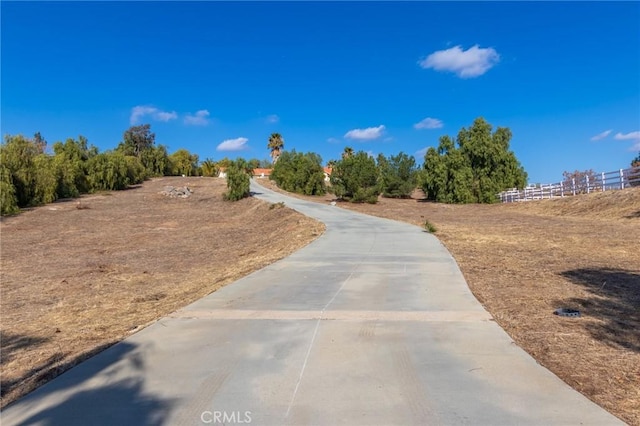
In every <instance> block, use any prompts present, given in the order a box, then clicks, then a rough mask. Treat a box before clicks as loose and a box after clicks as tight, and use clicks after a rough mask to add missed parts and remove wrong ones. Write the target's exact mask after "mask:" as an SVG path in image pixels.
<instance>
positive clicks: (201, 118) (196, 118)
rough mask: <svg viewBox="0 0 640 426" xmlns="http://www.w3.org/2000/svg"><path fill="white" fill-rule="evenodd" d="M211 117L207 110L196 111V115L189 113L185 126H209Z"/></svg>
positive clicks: (185, 119) (185, 118)
mask: <svg viewBox="0 0 640 426" xmlns="http://www.w3.org/2000/svg"><path fill="white" fill-rule="evenodd" d="M209 115H210V114H209V111H207V110H206V109H201V110H200V111H196V113H195V114H191V113H189V114H187V115H186V116H185V117H184V124H186V125H189V126H206V125H207V124H209Z"/></svg>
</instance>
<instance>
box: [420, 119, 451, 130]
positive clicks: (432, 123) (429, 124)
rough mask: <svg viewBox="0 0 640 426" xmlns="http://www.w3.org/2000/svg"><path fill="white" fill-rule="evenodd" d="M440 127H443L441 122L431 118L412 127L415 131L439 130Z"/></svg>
mask: <svg viewBox="0 0 640 426" xmlns="http://www.w3.org/2000/svg"><path fill="white" fill-rule="evenodd" d="M442 126H444V124H442V121H441V120H438V119H437V118H431V117H427V118H425V119H424V120H422V121H420V122H419V123H416V124H414V125H413V127H414V128H415V129H439V128H441V127H442Z"/></svg>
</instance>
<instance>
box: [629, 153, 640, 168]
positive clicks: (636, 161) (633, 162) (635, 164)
mask: <svg viewBox="0 0 640 426" xmlns="http://www.w3.org/2000/svg"><path fill="white" fill-rule="evenodd" d="M631 167H640V152H639V153H638V156H637V157H636V158H634V159H633V160H631Z"/></svg>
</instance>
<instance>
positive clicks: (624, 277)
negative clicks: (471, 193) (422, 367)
mask: <svg viewBox="0 0 640 426" xmlns="http://www.w3.org/2000/svg"><path fill="white" fill-rule="evenodd" d="M260 182H261V183H264V184H265V185H266V186H268V187H270V188H275V185H274V184H273V183H272V182H269V181H267V180H264V181H260ZM276 189H277V188H276ZM299 197H300V198H304V199H308V200H312V201H317V202H322V203H328V202H330V201H333V200H334V198H333V196H332V195H326V196H320V197H303V196H299ZM338 205H339V206H340V207H343V208H346V209H350V210H354V211H359V212H361V213H366V214H370V215H373V216H380V217H385V218H389V219H395V220H402V221H405V222H408V223H412V224H415V225H418V226H423V225H424V222H425V220H428V221H429V222H431V223H432V224H433V225H435V227H436V228H437V232H436V236H437V237H438V238H439V239H440V240H441V241H442V242H443V243H444V244H445V246H446V247H447V248H448V249H449V251H450V252H451V253H452V255H453V256H454V257H455V259H456V260H457V262H458V264H459V265H460V268H461V270H462V272H463V274H464V276H465V278H466V280H467V282H468V284H469V287H470V288H471V290H472V291H473V293H474V294H475V296H476V297H477V298H478V300H480V302H481V303H482V304H483V305H484V306H485V308H486V309H487V310H488V311H489V312H490V313H491V314H492V315H493V317H494V318H495V319H496V321H497V322H498V323H499V324H500V326H502V327H503V328H504V329H505V330H506V331H507V332H508V333H509V335H510V336H511V337H512V338H513V339H514V340H515V341H516V342H517V344H518V345H520V346H521V347H522V348H523V349H524V350H526V351H527V352H528V353H529V354H531V355H532V356H533V357H534V358H535V359H536V360H537V361H538V362H539V363H540V364H542V365H544V366H545V367H547V368H548V369H549V370H551V371H553V372H554V373H555V374H556V375H558V376H559V377H560V378H561V379H563V380H564V381H565V382H566V383H568V384H569V385H571V386H572V387H573V388H575V389H577V390H578V391H579V392H581V393H583V394H584V395H586V396H587V397H588V398H590V399H591V400H592V401H594V402H596V403H597V404H599V405H600V406H602V407H604V408H605V409H607V410H608V411H609V412H611V413H612V414H614V415H616V416H618V417H620V418H621V419H623V420H624V421H626V422H628V423H629V424H632V425H640V409H639V407H640V188H631V189H626V190H622V191H610V192H605V193H594V194H586V195H579V196H575V197H567V198H563V199H553V200H542V201H535V202H526V203H514V204H497V205H444V204H436V203H430V202H423V201H421V200H416V199H410V200H393V199H385V198H381V199H380V202H379V203H378V204H377V205H370V204H350V203H339V204H338ZM558 308H571V309H578V310H580V312H581V314H582V316H581V317H580V318H566V317H559V316H556V315H553V312H554V310H556V309H558ZM514 374H517V372H514Z"/></svg>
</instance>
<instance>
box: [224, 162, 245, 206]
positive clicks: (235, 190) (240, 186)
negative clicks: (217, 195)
mask: <svg viewBox="0 0 640 426" xmlns="http://www.w3.org/2000/svg"><path fill="white" fill-rule="evenodd" d="M249 173H250V171H249V169H248V167H247V163H246V161H244V160H243V159H238V160H236V161H231V162H230V163H229V166H228V167H227V192H225V194H224V199H225V200H227V201H238V200H241V199H243V198H246V197H248V196H249V195H250V194H251V193H250V190H249V188H250V185H251V180H250V177H249Z"/></svg>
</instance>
